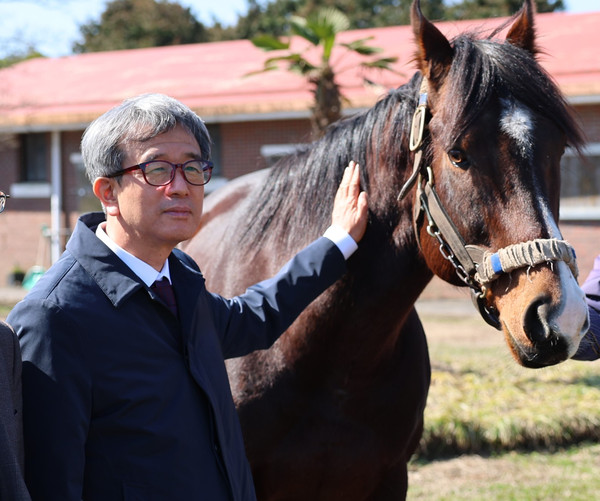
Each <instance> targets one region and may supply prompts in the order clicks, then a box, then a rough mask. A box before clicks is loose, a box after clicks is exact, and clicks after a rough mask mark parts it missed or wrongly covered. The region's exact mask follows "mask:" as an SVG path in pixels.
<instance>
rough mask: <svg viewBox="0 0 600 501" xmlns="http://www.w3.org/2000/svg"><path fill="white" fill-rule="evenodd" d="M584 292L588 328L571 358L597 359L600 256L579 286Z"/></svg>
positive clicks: (599, 319)
mask: <svg viewBox="0 0 600 501" xmlns="http://www.w3.org/2000/svg"><path fill="white" fill-rule="evenodd" d="M581 288H582V289H583V292H585V297H586V301H587V304H588V312H589V315H590V330H589V331H588V332H587V334H586V335H585V336H584V337H583V339H582V340H581V343H579V348H578V350H577V352H576V353H575V355H574V356H573V359H575V360H588V361H589V360H598V358H600V256H598V257H596V259H595V260H594V267H593V268H592V271H590V274H589V275H588V277H587V278H586V279H585V282H584V283H583V285H582V286H581Z"/></svg>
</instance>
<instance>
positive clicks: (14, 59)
mask: <svg viewBox="0 0 600 501" xmlns="http://www.w3.org/2000/svg"><path fill="white" fill-rule="evenodd" d="M36 57H44V56H43V55H42V54H40V53H39V52H38V51H37V50H36V49H34V48H33V47H28V48H27V50H25V51H18V52H14V53H12V54H9V55H7V56H5V57H3V58H2V59H0V69H2V68H7V67H8V66H12V65H13V64H17V63H20V62H22V61H27V60H28V59H35V58H36Z"/></svg>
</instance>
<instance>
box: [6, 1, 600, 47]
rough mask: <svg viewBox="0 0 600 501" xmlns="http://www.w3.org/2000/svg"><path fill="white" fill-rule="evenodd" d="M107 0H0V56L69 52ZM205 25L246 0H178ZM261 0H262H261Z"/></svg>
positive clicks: (227, 20)
mask: <svg viewBox="0 0 600 501" xmlns="http://www.w3.org/2000/svg"><path fill="white" fill-rule="evenodd" d="M108 1H109V0H30V1H6V0H0V57H4V56H5V55H8V54H12V53H15V52H17V51H19V50H26V48H27V47H28V46H33V47H35V48H36V49H37V50H38V51H40V52H41V53H42V54H44V55H46V56H50V57H59V56H65V55H68V54H70V53H71V46H72V44H73V42H75V41H77V40H78V39H79V26H80V25H82V24H85V23H87V22H89V21H90V20H97V19H99V17H100V14H101V13H102V12H103V11H104V8H105V5H106V4H107V3H108ZM263 1H265V0H263ZM178 2H179V3H180V4H181V5H184V6H186V7H190V9H191V11H192V13H193V14H194V15H195V16H196V17H197V18H198V19H199V20H200V21H201V22H202V23H203V24H205V25H207V26H210V25H212V24H213V22H212V21H213V19H217V20H218V21H220V22H221V23H222V24H223V25H231V24H234V23H235V21H236V20H237V17H238V15H239V14H244V13H245V12H246V10H247V0H178ZM260 3H263V2H260ZM565 5H566V6H567V11H568V12H591V11H598V10H600V0H565Z"/></svg>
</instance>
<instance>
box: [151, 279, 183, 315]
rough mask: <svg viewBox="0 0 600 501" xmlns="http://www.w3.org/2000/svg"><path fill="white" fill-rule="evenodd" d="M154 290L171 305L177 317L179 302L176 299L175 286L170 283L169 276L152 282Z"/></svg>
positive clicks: (170, 308)
mask: <svg viewBox="0 0 600 501" xmlns="http://www.w3.org/2000/svg"><path fill="white" fill-rule="evenodd" d="M151 288H152V290H153V291H154V292H156V294H157V295H158V297H160V298H161V299H162V300H163V302H164V303H165V304H166V305H167V306H168V307H169V310H171V313H173V315H175V316H176V317H177V302H176V301H175V294H174V293H173V287H172V286H171V284H170V283H169V280H168V279H167V277H163V278H162V280H158V281H156V282H154V283H153V284H152V287H151Z"/></svg>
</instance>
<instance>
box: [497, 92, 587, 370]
mask: <svg viewBox="0 0 600 501" xmlns="http://www.w3.org/2000/svg"><path fill="white" fill-rule="evenodd" d="M501 106H502V110H501V116H500V127H501V130H502V131H503V132H504V133H505V134H506V135H507V136H508V137H509V138H510V139H511V140H512V141H514V142H515V144H516V146H517V150H516V151H518V152H519V155H520V156H521V157H522V159H523V160H525V161H526V162H530V163H532V162H535V159H534V138H535V127H536V123H535V119H534V117H533V113H532V112H531V110H530V109H529V108H527V107H526V106H525V105H523V104H521V103H519V102H518V101H515V100H510V99H502V100H501ZM538 171H539V170H538V169H532V172H534V173H535V172H538ZM534 175H535V174H534ZM543 183H544V180H543V179H534V182H533V184H534V186H533V193H532V195H533V198H532V200H531V203H532V204H534V205H537V210H538V211H539V212H538V214H540V215H541V221H542V225H543V226H544V229H545V230H546V232H547V233H548V237H549V238H557V239H562V235H561V233H560V230H559V228H558V224H557V222H556V220H555V218H554V216H553V214H552V211H551V209H550V207H549V206H548V202H547V197H545V196H544V195H543V192H542V185H543ZM534 277H535V278H534ZM516 290H518V291H519V292H518V293H517V295H518V297H516V298H514V299H513V300H517V301H519V302H522V304H525V305H527V307H526V310H525V312H524V313H521V314H522V315H523V316H522V317H520V315H519V314H517V315H513V316H511V315H508V316H505V318H504V319H503V324H504V328H505V332H506V333H507V334H508V336H509V344H510V345H511V346H513V349H514V352H515V353H516V354H518V357H519V358H520V361H521V362H522V363H524V365H527V366H531V367H535V366H538V365H537V361H536V348H535V347H536V345H537V344H538V343H539V342H541V341H547V340H548V339H550V338H551V337H552V336H556V340H557V341H558V340H559V339H562V341H563V343H564V344H565V345H566V351H567V356H568V357H572V356H573V355H574V354H575V352H576V351H577V348H578V346H579V343H580V341H581V339H582V337H583V336H584V335H585V333H586V332H587V330H588V326H589V319H588V312H587V307H586V303H585V295H584V293H583V291H582V290H581V288H580V287H579V285H578V284H577V280H576V278H575V277H574V276H573V273H572V272H571V269H570V268H569V266H568V265H567V264H566V263H565V262H564V261H556V262H552V263H549V264H548V266H546V267H544V266H542V267H541V268H537V269H536V270H535V271H533V270H527V272H526V274H524V275H521V276H520V278H519V285H517V287H516ZM547 294H550V298H548V299H544V297H546V295H547ZM510 295H511V294H508V296H510ZM509 301H511V300H509ZM499 302H500V303H502V302H504V301H503V300H500V301H499ZM508 309H509V310H511V308H508ZM502 310H504V308H501V311H502ZM512 311H513V312H515V311H518V308H517V309H516V310H514V309H513V310H512ZM501 317H502V315H501ZM532 325H535V326H536V330H535V331H534V330H533V328H532ZM520 326H522V327H523V329H524V332H525V333H526V336H527V337H526V338H524V337H522V336H521V335H520V334H519V331H520ZM536 331H537V332H536ZM556 361H558V360H556ZM556 361H555V362H556ZM540 365H546V364H545V363H543V364H540Z"/></svg>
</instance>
